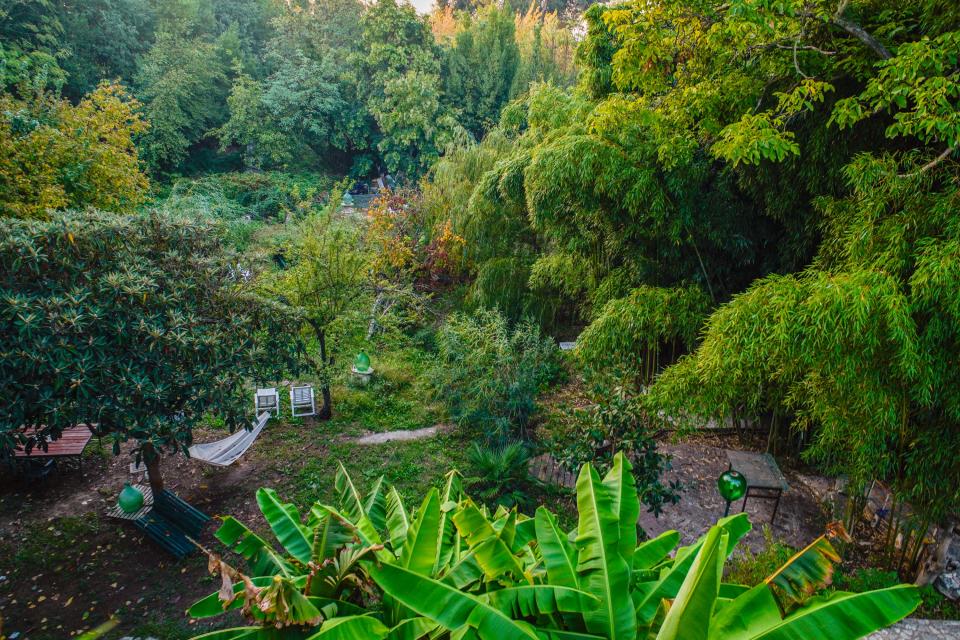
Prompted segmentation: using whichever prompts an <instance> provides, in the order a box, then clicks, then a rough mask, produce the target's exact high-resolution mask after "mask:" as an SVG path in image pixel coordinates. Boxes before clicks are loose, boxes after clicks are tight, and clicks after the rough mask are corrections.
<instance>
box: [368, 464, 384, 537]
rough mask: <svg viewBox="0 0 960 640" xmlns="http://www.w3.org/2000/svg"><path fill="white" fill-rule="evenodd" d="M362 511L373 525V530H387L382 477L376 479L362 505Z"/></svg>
mask: <svg viewBox="0 0 960 640" xmlns="http://www.w3.org/2000/svg"><path fill="white" fill-rule="evenodd" d="M363 510H364V513H366V514H367V517H368V518H370V522H372V523H373V527H374V529H376V530H377V531H383V530H385V529H386V528H387V488H386V486H385V485H384V482H383V476H380V477H379V478H377V479H376V481H375V482H374V483H373V486H372V487H371V488H370V492H369V493H368V494H367V497H366V499H365V501H364V503H363Z"/></svg>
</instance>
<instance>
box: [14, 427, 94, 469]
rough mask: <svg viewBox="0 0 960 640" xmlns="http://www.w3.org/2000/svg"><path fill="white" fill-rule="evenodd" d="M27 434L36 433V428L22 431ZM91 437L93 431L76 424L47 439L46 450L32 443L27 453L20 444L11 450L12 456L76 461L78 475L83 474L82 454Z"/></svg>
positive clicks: (26, 458) (22, 458)
mask: <svg viewBox="0 0 960 640" xmlns="http://www.w3.org/2000/svg"><path fill="white" fill-rule="evenodd" d="M24 433H25V434H26V435H27V436H30V435H33V434H35V433H36V429H27V430H26V431H25V432H24ZM91 438H93V432H92V431H90V427H88V426H87V425H77V426H75V427H70V428H69V429H64V430H63V433H62V434H61V435H60V437H59V438H57V439H56V440H50V439H47V450H46V451H44V450H43V449H41V448H40V446H39V444H36V445H34V447H33V449H32V450H31V451H30V453H27V452H26V451H25V450H24V449H23V447H22V446H17V447H16V448H15V449H14V450H13V456H14V458H16V459H19V460H41V461H43V460H55V461H56V460H73V461H75V462H76V463H77V468H78V469H79V470H80V475H81V476H82V475H83V458H82V456H81V454H83V450H84V448H85V447H86V446H87V444H88V443H89V442H90V440H91Z"/></svg>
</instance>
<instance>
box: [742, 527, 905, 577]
mask: <svg viewBox="0 0 960 640" xmlns="http://www.w3.org/2000/svg"><path fill="white" fill-rule="evenodd" d="M763 542H764V544H763V549H761V550H760V551H758V552H756V553H754V552H752V551H750V549H748V548H747V547H744V548H743V549H742V551H741V553H739V554H737V555H734V556H733V557H732V558H731V559H730V564H729V565H727V570H726V572H725V573H724V579H725V580H726V581H727V582H732V583H734V584H745V585H747V586H749V587H753V586H756V585H758V584H760V583H761V582H763V581H764V580H765V579H766V578H767V576H769V575H771V574H772V573H773V572H774V571H776V570H777V568H778V567H780V566H782V565H783V564H784V563H786V562H787V560H789V559H790V558H791V557H793V554H794V553H795V550H794V548H793V547H791V546H790V545H788V544H784V543H783V542H781V541H780V540H776V539H775V538H774V537H773V532H772V531H771V530H770V527H768V526H767V525H764V526H763ZM896 584H898V582H897V581H896V580H894V582H893V583H892V584H889V585H885V586H893V585H896ZM845 590H846V591H857V589H845Z"/></svg>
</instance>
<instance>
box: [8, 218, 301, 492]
mask: <svg viewBox="0 0 960 640" xmlns="http://www.w3.org/2000/svg"><path fill="white" fill-rule="evenodd" d="M230 258H231V256H230V255H229V254H228V253H225V252H224V251H223V249H222V247H221V240H220V234H219V233H218V227H217V226H216V225H215V224H214V223H212V222H209V221H206V220H187V219H183V218H175V217H169V216H166V215H163V214H159V213H147V214H143V215H135V216H118V215H114V214H105V213H99V212H96V211H90V212H87V213H67V214H58V215H56V216H55V217H54V218H52V219H51V220H49V221H42V222H40V221H29V220H17V219H5V220H0V267H2V268H0V327H2V331H0V391H2V393H3V395H4V397H5V398H7V399H8V401H7V402H5V403H4V404H3V407H2V409H0V454H2V455H4V456H8V455H10V454H11V453H12V450H13V447H14V446H18V445H22V446H25V447H26V448H27V449H32V448H34V447H40V448H43V447H45V446H46V442H47V438H52V439H56V438H58V437H59V436H60V434H61V433H62V432H63V430H64V429H66V428H69V427H73V426H76V425H89V426H90V428H91V429H92V430H93V431H94V432H95V433H96V434H98V435H101V436H103V437H105V438H107V439H108V441H110V442H112V444H113V449H114V452H115V453H119V452H120V444H121V443H123V442H126V441H128V440H133V441H135V442H136V445H137V448H136V451H137V457H138V459H139V458H140V457H141V456H146V460H147V464H148V467H149V468H151V473H150V479H151V482H153V483H154V485H155V486H156V487H161V486H162V480H161V476H160V473H159V470H158V468H157V466H156V464H157V459H158V456H159V455H161V454H162V453H164V452H168V453H176V452H185V451H186V449H187V448H188V447H189V445H190V444H191V442H192V432H193V428H194V426H195V425H197V423H198V422H200V421H201V420H202V419H204V417H205V416H207V415H208V414H210V413H216V414H217V415H218V416H219V417H221V418H222V419H223V420H224V421H225V423H226V424H227V425H228V426H229V427H230V428H231V429H235V428H238V427H242V426H246V424H245V423H246V419H245V416H247V415H249V404H250V395H249V392H248V389H249V381H250V380H251V379H253V380H260V381H262V380H268V379H275V378H276V376H277V375H278V373H279V372H282V371H284V370H295V369H296V367H297V360H296V358H297V352H298V351H299V346H298V341H297V339H296V333H295V331H296V326H297V325H296V318H295V317H291V316H290V315H289V314H287V313H284V312H283V311H282V310H281V309H278V308H277V307H276V305H274V304H273V303H271V302H270V301H268V300H264V299H261V298H258V297H256V296H254V295H252V291H251V290H250V286H249V285H248V284H247V283H245V282H244V277H243V272H242V270H240V269H238V268H237V266H236V263H235V262H233V261H231V259H230ZM25 427H27V428H34V429H35V430H34V431H31V432H29V433H26V432H25V431H24V428H25Z"/></svg>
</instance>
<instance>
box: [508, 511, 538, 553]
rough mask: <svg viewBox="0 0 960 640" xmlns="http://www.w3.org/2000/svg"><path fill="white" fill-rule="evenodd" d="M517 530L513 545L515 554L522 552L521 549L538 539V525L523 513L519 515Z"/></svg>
mask: <svg viewBox="0 0 960 640" xmlns="http://www.w3.org/2000/svg"><path fill="white" fill-rule="evenodd" d="M516 529H517V531H516V534H515V535H514V538H513V544H512V545H511V548H512V549H513V552H514V553H516V552H517V551H520V549H522V548H523V547H525V546H527V545H528V544H529V543H530V542H532V541H533V540H535V539H536V537H537V523H536V521H535V520H534V519H533V518H531V517H530V516H525V515H523V514H522V513H518V514H517V527H516Z"/></svg>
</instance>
